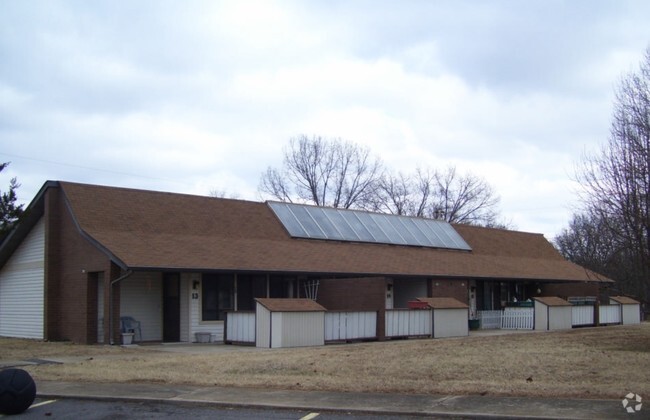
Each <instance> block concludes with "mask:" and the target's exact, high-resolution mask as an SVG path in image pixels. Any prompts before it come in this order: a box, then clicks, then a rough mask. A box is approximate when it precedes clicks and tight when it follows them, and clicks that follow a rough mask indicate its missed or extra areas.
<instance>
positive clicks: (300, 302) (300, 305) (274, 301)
mask: <svg viewBox="0 0 650 420" xmlns="http://www.w3.org/2000/svg"><path fill="white" fill-rule="evenodd" d="M255 300H256V301H257V302H259V304H260V305H262V306H264V307H265V308H266V309H268V310H269V311H271V312H323V311H326V310H327V309H325V308H324V307H323V306H322V305H320V304H318V303H316V302H315V301H313V300H311V299H305V298H300V299H287V298H256V299H255Z"/></svg>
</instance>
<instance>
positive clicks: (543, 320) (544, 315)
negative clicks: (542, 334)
mask: <svg viewBox="0 0 650 420" xmlns="http://www.w3.org/2000/svg"><path fill="white" fill-rule="evenodd" d="M535 329H536V330H540V331H546V330H548V306H546V305H545V304H543V303H542V302H539V301H537V300H536V301H535Z"/></svg>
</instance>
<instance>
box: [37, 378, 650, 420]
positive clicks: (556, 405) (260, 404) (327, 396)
mask: <svg viewBox="0 0 650 420" xmlns="http://www.w3.org/2000/svg"><path fill="white" fill-rule="evenodd" d="M36 389H37V393H38V396H39V397H41V398H87V399H101V400H136V401H138V400H139V401H156V402H170V403H174V402H177V403H178V402H182V403H201V404H217V405H221V406H233V407H249V408H264V407H272V408H289V409H304V410H310V411H335V412H349V411H353V412H361V413H368V414H387V415H391V414H393V415H395V414H408V415H421V416H440V417H446V416H451V417H476V418H519V419H524V418H529V419H532V418H535V419H617V418H621V419H624V418H631V417H630V416H631V415H629V414H627V413H626V411H625V410H624V408H623V405H622V404H621V401H619V400H570V399H543V398H514V397H499V398H497V397H490V396H484V397H482V396H442V395H413V394H405V395H403V394H373V393H343V392H325V391H299V390H271V389H253V388H223V387H197V386H183V385H178V386H176V385H158V384H122V383H120V384H106V383H73V382H51V381H38V382H37V384H36ZM637 414H642V413H637ZM637 417H638V418H642V417H643V416H637Z"/></svg>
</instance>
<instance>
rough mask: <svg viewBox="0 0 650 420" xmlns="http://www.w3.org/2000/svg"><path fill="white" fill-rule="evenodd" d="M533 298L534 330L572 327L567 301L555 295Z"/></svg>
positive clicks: (570, 312)
mask: <svg viewBox="0 0 650 420" xmlns="http://www.w3.org/2000/svg"><path fill="white" fill-rule="evenodd" d="M534 300H535V329H536V330H546V331H553V330H570V329H571V328H572V327H573V324H572V309H571V307H572V305H571V304H570V303H569V302H567V301H566V300H564V299H562V298H559V297H557V296H543V297H536V298H534Z"/></svg>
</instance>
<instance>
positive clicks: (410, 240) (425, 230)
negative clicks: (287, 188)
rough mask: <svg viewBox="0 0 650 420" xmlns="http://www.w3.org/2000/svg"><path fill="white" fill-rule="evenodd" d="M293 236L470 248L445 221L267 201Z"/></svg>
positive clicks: (460, 248) (461, 248)
mask: <svg viewBox="0 0 650 420" xmlns="http://www.w3.org/2000/svg"><path fill="white" fill-rule="evenodd" d="M268 205H269V207H271V209H272V210H273V212H274V213H275V215H276V216H277V217H278V219H280V222H281V223H282V224H283V225H284V227H285V229H286V230H287V232H289V235H291V236H292V237H294V238H307V239H325V240H334V241H351V242H372V243H383V244H392V245H411V246H423V247H431V248H448V249H459V250H467V251H469V250H471V248H470V246H469V245H468V244H467V242H465V240H463V238H462V237H461V236H460V235H459V234H458V232H456V231H455V230H454V228H453V227H452V226H451V225H450V224H449V223H447V222H444V221H441V220H433V219H423V218H418V217H408V216H397V215H392V214H381V213H370V212H366V211H358V210H342V209H335V208H330V207H316V206H308V205H303V204H293V203H279V202H275V201H269V202H268Z"/></svg>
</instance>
